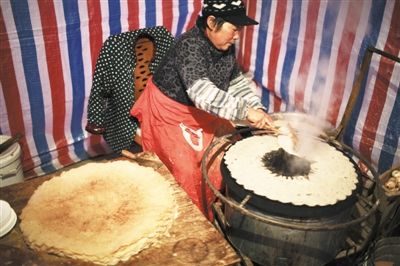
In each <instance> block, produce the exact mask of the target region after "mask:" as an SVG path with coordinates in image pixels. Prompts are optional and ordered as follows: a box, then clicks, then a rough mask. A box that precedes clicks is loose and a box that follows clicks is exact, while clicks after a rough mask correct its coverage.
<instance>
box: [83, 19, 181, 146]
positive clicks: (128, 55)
mask: <svg viewBox="0 0 400 266" xmlns="http://www.w3.org/2000/svg"><path fill="white" fill-rule="evenodd" d="M141 36H149V37H150V38H151V39H153V42H154V46H155V47H154V49H155V51H154V53H155V54H154V58H153V60H152V62H151V63H150V66H149V69H150V71H151V73H154V71H155V69H156V68H157V66H158V65H159V63H160V61H161V59H162V58H163V57H164V55H165V54H166V52H167V51H168V50H169V48H170V46H171V44H172V43H173V41H174V38H173V36H172V35H171V33H170V32H169V31H168V30H167V29H166V28H164V27H163V26H157V27H152V28H144V29H138V30H134V31H129V32H124V33H120V34H117V35H113V36H110V37H109V38H108V39H107V40H106V41H105V42H104V44H103V46H102V48H101V50H100V54H99V56H98V58H97V62H96V68H95V72H94V76H93V83H92V88H91V92H90V96H89V102H88V116H87V120H88V121H87V126H86V130H87V131H89V132H91V133H93V134H103V137H104V139H105V141H106V142H107V144H108V145H109V146H110V147H111V149H112V150H113V151H121V150H122V149H129V147H130V146H131V145H133V138H134V136H135V133H136V130H137V128H138V121H137V120H136V119H135V118H134V117H132V116H131V115H130V113H129V112H130V109H131V107H132V106H133V104H134V102H135V99H134V91H135V83H134V76H133V73H134V69H135V65H136V54H135V43H136V40H137V39H138V37H141Z"/></svg>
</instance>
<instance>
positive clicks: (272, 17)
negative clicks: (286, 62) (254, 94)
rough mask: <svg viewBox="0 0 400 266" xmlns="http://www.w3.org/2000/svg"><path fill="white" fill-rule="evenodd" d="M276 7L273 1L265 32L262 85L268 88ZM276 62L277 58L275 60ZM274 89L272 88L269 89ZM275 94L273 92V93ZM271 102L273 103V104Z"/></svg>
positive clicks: (275, 2)
mask: <svg viewBox="0 0 400 266" xmlns="http://www.w3.org/2000/svg"><path fill="white" fill-rule="evenodd" d="M276 6H277V1H272V2H271V12H270V17H269V23H268V28H266V29H265V30H266V31H267V42H266V44H265V54H264V71H263V72H264V73H265V74H264V75H263V79H262V83H263V84H264V85H265V87H268V84H269V80H268V78H269V77H268V68H269V62H270V61H271V53H270V52H271V45H272V39H273V37H274V36H272V35H273V32H274V25H275V23H274V22H275V14H276ZM274 60H275V58H274ZM268 89H272V88H268ZM271 93H272V94H273V92H271ZM272 102H273V101H272ZM272 102H271V103H272Z"/></svg>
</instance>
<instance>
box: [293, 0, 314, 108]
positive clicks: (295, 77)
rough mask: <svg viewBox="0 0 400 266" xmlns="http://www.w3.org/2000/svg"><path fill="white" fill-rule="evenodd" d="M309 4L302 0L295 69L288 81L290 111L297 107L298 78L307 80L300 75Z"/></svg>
mask: <svg viewBox="0 0 400 266" xmlns="http://www.w3.org/2000/svg"><path fill="white" fill-rule="evenodd" d="M308 7H309V4H308V2H307V1H302V2H301V12H300V14H301V17H300V28H299V35H298V37H297V39H298V41H297V48H296V58H295V59H294V64H293V70H292V73H291V76H290V78H289V77H288V78H289V82H288V96H289V108H288V109H289V111H293V110H294V109H295V108H294V106H295V102H296V101H295V95H296V84H297V82H299V81H298V79H302V80H300V82H301V84H305V80H304V79H303V78H302V77H300V76H299V69H300V62H301V58H302V55H303V53H302V52H303V49H304V41H299V40H304V39H305V34H306V28H307V13H308Z"/></svg>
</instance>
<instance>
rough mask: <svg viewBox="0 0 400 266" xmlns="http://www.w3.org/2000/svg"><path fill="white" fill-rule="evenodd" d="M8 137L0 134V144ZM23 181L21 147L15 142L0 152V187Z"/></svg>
mask: <svg viewBox="0 0 400 266" xmlns="http://www.w3.org/2000/svg"><path fill="white" fill-rule="evenodd" d="M8 139H10V137H9V136H5V135H0V144H1V143H4V142H5V141H7V140H8ZM22 181H24V174H23V171H22V164H21V147H20V145H19V144H18V143H17V142H16V143H13V144H12V145H11V146H10V147H8V148H7V149H6V150H5V151H4V152H2V153H1V154H0V187H5V186H8V185H12V184H15V183H19V182H22Z"/></svg>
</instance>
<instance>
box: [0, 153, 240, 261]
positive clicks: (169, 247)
mask: <svg viewBox="0 0 400 266" xmlns="http://www.w3.org/2000/svg"><path fill="white" fill-rule="evenodd" d="M128 157H130V158H128ZM113 160H134V161H136V162H138V163H139V164H141V165H143V166H148V167H152V168H154V169H155V170H156V171H158V172H159V173H160V174H162V175H163V176H164V177H165V178H166V179H168V180H170V181H171V183H172V184H173V187H174V193H175V196H176V199H177V204H178V212H179V214H178V217H177V218H176V220H175V221H174V224H173V226H172V228H171V229H170V231H169V235H168V236H166V237H165V238H163V239H162V240H161V241H160V243H158V244H156V245H153V246H151V247H149V248H147V249H145V250H143V251H141V252H140V253H139V254H137V255H135V256H133V257H131V258H130V260H129V261H127V262H121V263H119V264H118V265H177V266H179V265H239V263H240V258H239V256H238V255H237V253H236V252H235V250H234V249H233V248H232V247H231V246H230V245H229V243H228V242H227V241H226V240H225V238H224V237H223V236H222V235H221V234H220V232H219V231H218V230H217V229H216V228H215V227H214V226H213V225H212V223H210V222H209V221H208V220H207V219H206V218H205V217H204V216H203V214H202V213H201V212H200V210H199V209H198V208H197V207H196V206H195V205H194V204H193V203H192V202H191V200H190V199H189V198H188V196H187V195H186V193H185V192H184V191H183V190H182V189H181V188H180V187H179V185H178V184H177V183H176V182H175V180H174V178H173V176H172V175H171V174H170V172H169V171H168V169H167V168H166V167H165V166H164V165H163V164H162V163H161V162H160V161H159V159H158V158H157V157H156V156H154V155H153V154H151V153H138V154H125V156H124V157H121V158H117V159H113ZM76 167H79V166H76ZM58 174H59V172H56V173H54V174H52V175H47V176H42V177H37V178H33V179H31V180H27V181H25V182H22V183H18V184H14V185H11V186H7V187H3V188H0V199H2V200H5V201H7V202H8V203H9V204H10V205H11V207H12V208H13V209H14V210H15V212H16V213H17V216H19V215H20V214H21V211H22V209H23V208H24V207H25V205H26V204H27V202H28V200H29V198H30V197H31V195H32V194H33V192H34V191H35V190H36V188H37V187H38V186H39V185H40V184H42V183H43V182H44V181H46V180H48V179H50V178H52V177H53V176H55V175H58ZM0 258H1V261H0V265H92V264H91V263H87V262H83V261H78V260H72V259H69V258H64V257H59V256H56V255H52V254H48V253H44V252H36V251H33V250H31V249H30V248H29V247H28V246H27V245H26V244H25V242H24V239H23V236H22V233H21V230H20V228H19V219H18V221H17V224H16V226H15V227H14V228H13V230H11V231H10V232H9V233H8V234H6V235H5V236H3V237H2V238H1V239H0Z"/></svg>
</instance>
